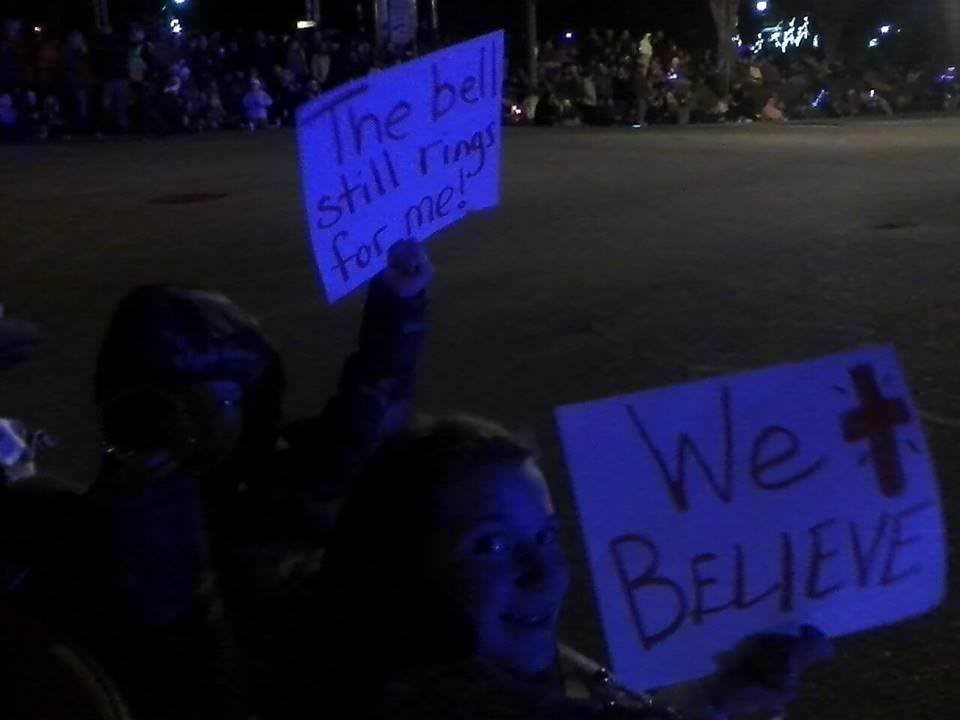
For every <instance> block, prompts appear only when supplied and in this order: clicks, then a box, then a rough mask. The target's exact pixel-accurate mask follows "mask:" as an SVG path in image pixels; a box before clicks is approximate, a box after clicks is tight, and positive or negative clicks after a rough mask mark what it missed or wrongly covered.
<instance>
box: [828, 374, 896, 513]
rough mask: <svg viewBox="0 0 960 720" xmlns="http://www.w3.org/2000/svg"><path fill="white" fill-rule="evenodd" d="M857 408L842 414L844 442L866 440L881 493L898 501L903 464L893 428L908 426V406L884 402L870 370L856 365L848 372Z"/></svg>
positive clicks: (890, 400)
mask: <svg viewBox="0 0 960 720" xmlns="http://www.w3.org/2000/svg"><path fill="white" fill-rule="evenodd" d="M850 376H851V377H852V378H853V387H854V389H855V390H856V393H857V397H858V398H859V400H860V407H858V408H856V409H854V410H851V411H850V412H847V413H844V415H843V423H842V425H843V439H844V440H846V441H847V442H849V443H855V442H860V441H861V440H866V441H867V442H868V443H869V444H870V455H871V458H872V460H873V468H874V471H875V472H876V476H877V484H878V485H879V486H880V492H882V493H883V494H884V495H886V496H887V497H899V496H900V495H903V493H904V491H905V490H906V485H907V481H906V477H905V476H904V474H903V463H902V461H901V460H900V451H899V449H898V448H897V433H896V428H897V426H899V425H906V424H907V423H908V422H910V411H909V410H908V409H907V404H906V403H905V402H904V401H903V400H901V399H897V398H885V397H884V396H883V393H882V392H881V390H880V386H879V384H878V383H877V378H876V375H875V374H874V371H873V368H872V367H870V366H869V365H858V366H857V367H854V368H851V369H850Z"/></svg>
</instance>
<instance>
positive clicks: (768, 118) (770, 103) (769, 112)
mask: <svg viewBox="0 0 960 720" xmlns="http://www.w3.org/2000/svg"><path fill="white" fill-rule="evenodd" d="M760 119H761V120H763V121H764V122H780V123H782V122H786V120H787V116H786V115H784V114H783V109H782V107H781V101H780V98H779V97H777V96H776V95H771V96H770V99H769V100H767V104H766V105H764V106H763V110H761V111H760Z"/></svg>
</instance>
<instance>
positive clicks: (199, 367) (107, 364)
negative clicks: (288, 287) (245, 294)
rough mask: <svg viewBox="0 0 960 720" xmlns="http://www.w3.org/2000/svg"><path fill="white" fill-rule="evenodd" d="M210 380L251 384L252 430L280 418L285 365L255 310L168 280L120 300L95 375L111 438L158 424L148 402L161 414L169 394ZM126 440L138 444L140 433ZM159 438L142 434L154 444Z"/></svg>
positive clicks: (247, 412)
mask: <svg viewBox="0 0 960 720" xmlns="http://www.w3.org/2000/svg"><path fill="white" fill-rule="evenodd" d="M211 381H233V382H236V383H237V384H238V385H240V386H241V387H242V388H243V389H244V416H245V418H249V419H250V426H249V427H248V428H246V430H247V431H250V432H252V433H255V434H256V430H257V428H256V427H255V426H256V425H262V426H263V427H264V428H266V427H275V426H276V425H277V424H278V423H279V421H280V414H281V406H282V401H283V392H284V389H285V384H286V383H285V375H284V370H283V364H282V361H281V358H280V355H279V353H278V352H277V351H276V349H275V348H274V347H273V345H272V344H271V343H270V341H269V340H268V339H267V337H266V336H265V335H264V334H263V332H262V331H261V330H260V327H259V325H258V324H257V322H256V320H254V319H253V318H252V317H251V316H250V315H248V314H247V313H245V312H244V311H243V310H241V309H240V308H239V307H237V306H236V305H235V304H233V303H232V302H231V301H230V300H229V299H227V298H226V297H224V296H222V295H218V294H215V293H211V292H205V291H200V290H189V289H185V288H178V287H172V286H165V285H151V286H144V287H139V288H137V289H136V290H134V291H133V292H131V293H130V294H129V295H127V296H126V297H125V298H123V300H121V301H120V303H119V304H118V306H117V308H116V310H115V311H114V314H113V317H112V318H111V320H110V325H109V328H108V330H107V334H106V337H105V339H104V342H103V345H102V346H101V348H100V355H99V358H98V359H97V369H96V376H95V378H94V400H95V401H96V403H97V405H98V406H99V407H100V409H101V411H102V412H103V422H104V432H105V434H106V435H108V438H107V439H108V440H111V438H110V437H109V436H110V435H111V434H112V433H114V432H120V433H125V434H128V435H129V434H130V433H129V432H128V430H129V429H131V428H134V427H136V426H145V427H153V426H154V425H155V423H151V422H146V423H144V416H145V415H147V414H148V413H146V412H145V411H144V410H145V407H150V408H153V409H156V411H157V412H161V411H160V409H159V406H160V405H162V404H163V401H162V398H164V397H172V396H175V395H176V393H178V392H179V391H181V390H184V389H186V388H188V387H189V386H191V385H193V384H196V383H201V382H211ZM141 401H142V405H143V406H141ZM162 414H164V413H162V412H161V415H162ZM165 414H168V415H169V414H170V413H169V412H168V413H165ZM125 440H126V442H125V443H124V444H127V445H129V444H131V443H132V444H133V445H134V446H137V445H138V444H139V443H138V442H137V438H135V437H127V438H125ZM152 441H153V439H152V438H146V437H145V438H142V442H143V443H146V444H147V445H148V446H149V445H150V444H151V443H152Z"/></svg>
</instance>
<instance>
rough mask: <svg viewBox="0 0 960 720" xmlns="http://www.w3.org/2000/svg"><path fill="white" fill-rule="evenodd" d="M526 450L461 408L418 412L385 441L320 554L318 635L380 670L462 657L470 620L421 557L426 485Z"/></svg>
mask: <svg viewBox="0 0 960 720" xmlns="http://www.w3.org/2000/svg"><path fill="white" fill-rule="evenodd" d="M534 457H535V452H534V450H533V449H532V448H531V447H529V446H528V445H526V444H524V443H523V442H521V441H519V440H518V439H517V438H516V437H514V436H513V435H511V434H510V433H509V432H508V431H506V430H505V429H503V428H502V427H500V426H499V425H496V424H494V423H491V422H488V421H484V420H478V419H475V418H470V417H463V416H458V417H449V418H445V419H439V420H420V421H418V422H417V423H415V424H414V426H413V427H412V428H411V429H409V430H407V431H404V432H402V433H400V434H398V435H396V436H394V437H393V438H391V439H390V440H387V441H386V442H385V443H384V444H383V446H382V447H381V448H380V450H379V451H378V452H377V453H376V454H375V456H374V457H373V458H372V460H371V461H370V463H369V465H368V467H367V469H366V470H365V472H364V473H363V475H362V477H361V478H360V479H359V480H358V481H357V483H356V485H355V487H354V490H353V491H352V493H351V494H350V496H349V497H348V499H347V502H346V504H345V505H344V508H343V511H342V513H341V515H340V518H339V520H338V524H337V528H336V532H335V534H334V539H333V542H332V543H331V546H330V548H329V550H328V553H327V556H326V558H325V564H324V582H323V592H324V594H325V595H326V598H327V602H328V608H327V613H326V615H327V617H326V618H325V621H324V623H323V624H324V625H327V626H328V627H327V631H328V632H327V634H326V637H325V638H324V641H326V642H329V641H330V640H331V639H335V640H334V642H332V646H333V647H334V648H337V651H338V652H340V653H342V654H344V655H345V656H346V657H348V658H349V657H350V656H351V655H352V656H353V657H352V658H351V659H352V660H353V661H355V662H359V661H361V660H363V661H365V664H366V666H367V667H369V666H370V664H371V663H373V664H375V665H377V664H380V663H382V665H380V667H379V669H380V670H381V671H383V672H385V673H386V672H389V671H391V670H395V669H397V667H398V665H399V664H402V663H403V662H404V661H406V662H413V663H416V662H418V661H427V662H452V661H460V660H464V659H467V658H469V657H470V656H471V655H472V653H473V649H474V637H473V628H472V627H471V626H470V624H469V623H468V622H467V621H466V619H465V618H464V617H463V616H462V614H461V612H460V611H459V609H458V608H454V607H451V606H450V603H449V601H448V600H447V599H446V597H444V596H443V594H442V593H438V592H437V591H436V584H435V579H433V578H430V577H429V570H428V568H426V567H425V564H424V559H425V554H424V553H425V550H426V543H427V539H428V537H429V536H430V534H431V532H432V531H433V530H435V529H436V525H437V522H436V518H437V514H436V513H437V508H436V494H437V491H438V490H440V489H441V488H443V487H444V486H446V485H448V484H450V483H453V482H457V481H458V480H459V479H462V478H463V477H464V476H465V475H466V474H467V473H468V472H469V471H470V470H472V469H475V468H480V467H486V466H490V465H499V464H503V463H508V464H513V463H523V462H526V461H527V460H530V459H532V458H534ZM331 630H332V632H331ZM359 653H363V654H364V657H356V655H357V654H359Z"/></svg>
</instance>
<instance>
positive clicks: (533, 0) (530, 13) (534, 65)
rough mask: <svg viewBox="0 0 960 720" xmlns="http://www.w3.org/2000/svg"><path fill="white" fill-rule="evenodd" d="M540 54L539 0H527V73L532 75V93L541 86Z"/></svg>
mask: <svg viewBox="0 0 960 720" xmlns="http://www.w3.org/2000/svg"><path fill="white" fill-rule="evenodd" d="M539 54H540V48H539V40H538V39H537V0H527V62H528V65H527V72H528V73H529V74H530V88H529V90H530V92H531V93H533V92H536V91H537V86H538V85H539V84H540V82H539V80H540V78H539V74H540V72H539V69H538V59H539Z"/></svg>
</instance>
